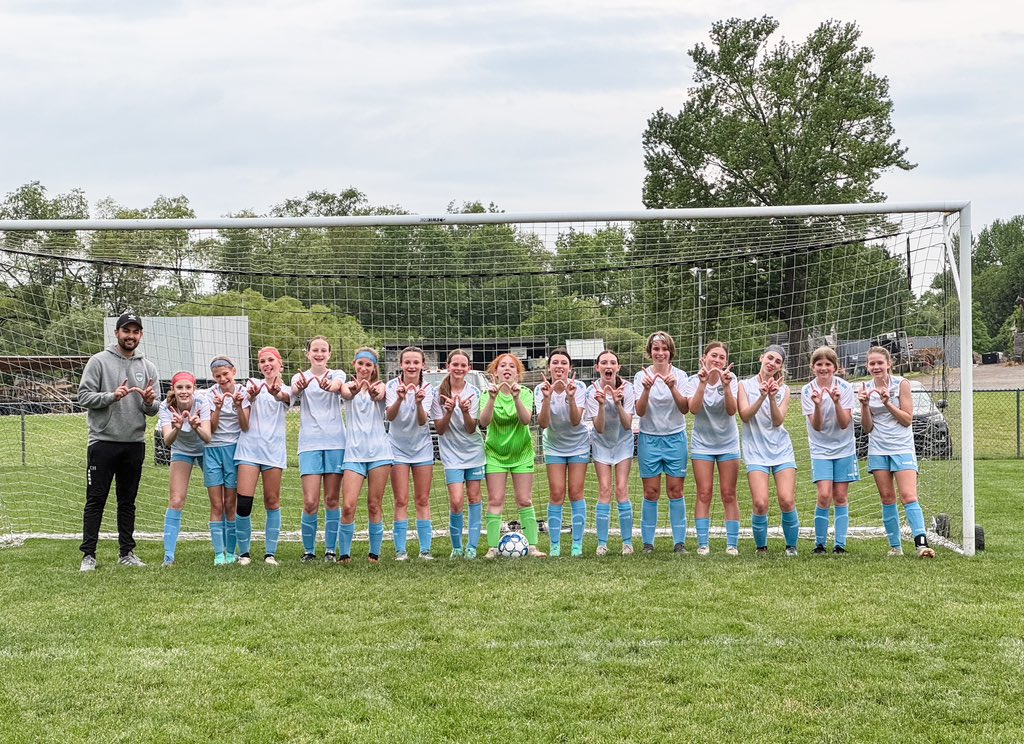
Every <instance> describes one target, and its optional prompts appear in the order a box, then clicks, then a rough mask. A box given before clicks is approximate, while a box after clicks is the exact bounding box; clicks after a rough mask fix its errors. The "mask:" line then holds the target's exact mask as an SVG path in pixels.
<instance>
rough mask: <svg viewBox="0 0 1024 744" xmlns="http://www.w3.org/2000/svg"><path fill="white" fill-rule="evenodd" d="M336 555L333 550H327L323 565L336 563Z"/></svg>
mask: <svg viewBox="0 0 1024 744" xmlns="http://www.w3.org/2000/svg"><path fill="white" fill-rule="evenodd" d="M337 562H338V555H337V554H336V553H335V552H334V551H333V550H328V551H327V552H326V553H324V563H337Z"/></svg>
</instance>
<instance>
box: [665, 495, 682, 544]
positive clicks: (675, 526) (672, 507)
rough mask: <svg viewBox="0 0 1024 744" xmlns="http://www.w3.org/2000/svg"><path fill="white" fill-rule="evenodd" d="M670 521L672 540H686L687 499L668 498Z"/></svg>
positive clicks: (675, 541) (680, 541)
mask: <svg viewBox="0 0 1024 744" xmlns="http://www.w3.org/2000/svg"><path fill="white" fill-rule="evenodd" d="M668 521H669V524H670V525H672V542H674V543H684V542H686V499H685V498H678V499H669V500H668Z"/></svg>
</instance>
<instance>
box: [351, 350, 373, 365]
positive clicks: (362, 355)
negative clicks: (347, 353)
mask: <svg viewBox="0 0 1024 744" xmlns="http://www.w3.org/2000/svg"><path fill="white" fill-rule="evenodd" d="M360 359H369V360H370V361H371V362H373V363H374V365H376V364H377V355H376V354H374V353H373V352H372V351H360V352H359V353H358V354H356V359H355V360H356V361H358V360H360Z"/></svg>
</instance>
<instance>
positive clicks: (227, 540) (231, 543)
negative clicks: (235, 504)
mask: <svg viewBox="0 0 1024 744" xmlns="http://www.w3.org/2000/svg"><path fill="white" fill-rule="evenodd" d="M237 547H238V540H237V539H236V538H235V520H233V519H231V520H228V519H225V520H224V552H225V553H232V554H233V553H234V552H235V548H237Z"/></svg>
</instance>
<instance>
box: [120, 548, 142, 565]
mask: <svg viewBox="0 0 1024 744" xmlns="http://www.w3.org/2000/svg"><path fill="white" fill-rule="evenodd" d="M117 565H119V566H131V567H132V568H144V567H145V565H146V564H145V563H143V562H142V560H141V559H140V558H139V556H137V555H135V553H134V552H132V551H128V552H127V553H126V554H124V555H122V556H121V557H120V558H119V559H118V561H117Z"/></svg>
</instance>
